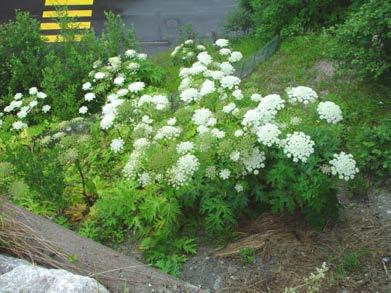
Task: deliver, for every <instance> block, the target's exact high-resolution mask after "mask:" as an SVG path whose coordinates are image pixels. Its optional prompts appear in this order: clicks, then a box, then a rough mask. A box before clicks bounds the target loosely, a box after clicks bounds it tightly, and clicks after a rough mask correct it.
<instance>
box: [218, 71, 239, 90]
mask: <svg viewBox="0 0 391 293" xmlns="http://www.w3.org/2000/svg"><path fill="white" fill-rule="evenodd" d="M220 83H221V86H222V87H223V88H227V89H230V90H232V89H233V88H234V87H235V86H238V85H239V84H240V78H239V77H236V76H233V75H228V76H224V77H223V78H222V79H221V80H220Z"/></svg>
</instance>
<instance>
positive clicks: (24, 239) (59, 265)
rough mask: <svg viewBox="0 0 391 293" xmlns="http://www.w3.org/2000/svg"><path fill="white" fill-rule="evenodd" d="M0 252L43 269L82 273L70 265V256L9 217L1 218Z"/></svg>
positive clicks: (23, 224) (26, 226)
mask: <svg viewBox="0 0 391 293" xmlns="http://www.w3.org/2000/svg"><path fill="white" fill-rule="evenodd" d="M0 251H1V252H4V253H7V254H9V255H13V256H16V257H18V258H21V259H26V260H29V261H30V262H32V263H35V264H39V265H43V266H45V267H51V268H56V269H66V270H69V271H73V272H79V273H83V271H81V270H80V268H78V267H76V266H75V265H74V264H72V262H71V261H70V260H71V256H70V255H67V254H65V253H63V252H62V251H60V250H59V249H58V248H56V246H55V245H53V244H52V243H51V242H49V241H47V240H45V239H43V238H41V237H40V236H39V234H38V233H36V232H35V231H34V230H33V229H31V227H29V226H28V225H26V224H25V223H22V222H20V221H17V220H14V219H11V218H9V217H3V218H2V222H1V227H0Z"/></svg>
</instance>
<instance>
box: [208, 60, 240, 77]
mask: <svg viewBox="0 0 391 293" xmlns="http://www.w3.org/2000/svg"><path fill="white" fill-rule="evenodd" d="M220 69H221V71H220V72H222V73H223V75H230V74H232V73H234V71H235V68H234V67H233V66H232V65H231V63H229V62H223V63H221V64H220ZM213 74H216V73H212V76H213ZM221 78H222V77H220V78H214V79H221Z"/></svg>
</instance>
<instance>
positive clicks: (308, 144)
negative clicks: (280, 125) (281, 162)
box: [284, 131, 315, 162]
mask: <svg viewBox="0 0 391 293" xmlns="http://www.w3.org/2000/svg"><path fill="white" fill-rule="evenodd" d="M314 145H315V142H314V141H313V140H312V139H311V137H309V136H308V135H306V134H304V133H303V132H298V131H296V132H294V133H292V134H288V136H287V138H286V139H285V142H284V153H285V154H286V155H287V156H288V158H292V160H293V161H294V162H299V161H302V162H307V160H308V157H309V156H310V155H311V154H312V153H313V152H314Z"/></svg>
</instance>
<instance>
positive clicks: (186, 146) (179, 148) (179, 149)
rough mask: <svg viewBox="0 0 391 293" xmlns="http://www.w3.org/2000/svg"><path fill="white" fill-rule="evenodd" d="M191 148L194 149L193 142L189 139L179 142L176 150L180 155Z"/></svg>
mask: <svg viewBox="0 0 391 293" xmlns="http://www.w3.org/2000/svg"><path fill="white" fill-rule="evenodd" d="M193 149H194V143H192V142H191V141H183V142H181V143H179V144H178V145H177V147H176V150H177V152H178V154H180V155H184V154H187V153H189V152H191V151H192V150H193Z"/></svg>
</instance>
